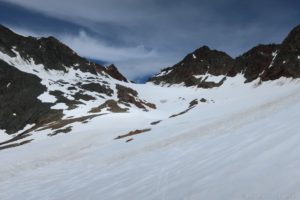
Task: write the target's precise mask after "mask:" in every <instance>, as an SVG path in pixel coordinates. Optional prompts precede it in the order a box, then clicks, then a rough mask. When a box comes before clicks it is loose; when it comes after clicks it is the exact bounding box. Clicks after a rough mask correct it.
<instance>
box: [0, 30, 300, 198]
mask: <svg viewBox="0 0 300 200" xmlns="http://www.w3.org/2000/svg"><path fill="white" fill-rule="evenodd" d="M299 30H300V28H299V27H296V28H295V29H294V30H293V31H292V32H291V33H290V34H289V36H288V37H287V39H285V40H284V42H283V43H282V44H281V45H259V46H257V47H254V48H253V49H251V50H250V51H249V52H247V53H245V54H243V55H241V56H240V57H238V58H236V59H233V58H231V57H230V56H228V55H227V54H225V53H223V52H219V51H217V50H210V49H209V48H208V47H202V48H200V49H198V50H196V51H195V52H193V53H191V54H189V55H188V56H187V57H186V58H185V59H184V60H183V61H181V62H179V63H178V64H176V65H175V66H174V67H170V68H166V69H164V70H162V72H161V73H160V74H158V75H156V76H155V77H152V78H151V79H150V80H151V81H150V82H148V83H147V84H134V83H131V82H130V81H128V80H127V79H126V78H125V77H124V76H123V75H122V74H120V73H119V72H118V73H116V71H117V69H116V68H115V67H114V66H111V67H108V68H105V67H103V66H100V65H96V64H95V63H91V62H89V61H87V60H85V59H83V58H80V57H79V56H78V55H77V54H76V53H74V52H73V51H72V50H70V49H69V48H68V51H64V53H66V54H67V55H65V56H63V57H61V55H62V54H61V52H60V50H61V49H63V48H61V47H60V48H55V49H53V48H54V47H55V45H63V44H61V43H60V42H59V41H57V40H56V39H54V38H40V39H36V38H31V37H29V38H24V37H22V36H18V35H15V34H14V33H12V32H11V31H9V30H7V29H6V28H4V27H2V28H1V32H0V36H1V37H0V59H1V62H0V70H1V71H0V72H1V73H0V102H1V104H0V108H1V109H0V129H2V130H1V131H0V138H1V143H0V149H1V150H0V159H1V161H2V164H1V167H0V174H1V175H0V199H5V200H6V199H172V200H173V199H298V198H300V192H299V187H300V181H299V180H300V175H299V172H298V171H299V170H298V169H299V166H300V159H299V157H300V147H299V145H298V144H299V142H300V135H299V130H300V123H299V120H300V112H299V111H300V103H299V99H300V93H299V91H300V79H299V75H300V74H299V73H298V72H299V71H298V70H299V69H300V52H299V49H300V44H299V41H300V40H299V36H300V31H299ZM8 33H9V34H8ZM4 35H5V37H4ZM10 35H12V36H10ZM11 37H17V38H19V37H20V39H19V40H16V39H15V38H13V39H12V41H10V40H9V39H10V38H11ZM23 40H24V41H27V40H28V41H30V42H29V43H30V45H33V43H37V44H38V45H37V44H36V45H33V46H34V48H32V49H31V50H29V48H28V49H27V48H25V47H26V45H28V44H26V42H20V41H23ZM45 40H46V41H47V40H51V42H53V43H54V44H53V43H51V44H48V43H47V42H46V43H44V41H45ZM15 41H17V42H15ZM13 42H15V43H13ZM31 43H32V44H31ZM46 44H48V45H46ZM39 45H42V46H41V49H44V50H38V49H37V50H36V51H35V49H36V48H39ZM23 46H24V47H23ZM63 46H64V45H63ZM64 47H65V46H64ZM66 48H67V47H66ZM40 51H41V52H40ZM49 51H50V52H49ZM43 52H44V53H43ZM51 52H52V53H51ZM35 54H36V55H35ZM71 54H72V55H74V56H75V57H76V59H74V62H73V61H72V59H73V58H72V59H71V60H69V59H67V58H68V57H69V56H71ZM53 56H54V57H53ZM52 58H54V59H57V60H58V61H55V60H52ZM64 59H66V60H64ZM81 59H82V60H81ZM47 60H50V61H51V63H48V61H47ZM284 61H285V62H284ZM286 63H288V64H286ZM112 72H114V74H112ZM122 77H123V78H122ZM116 78H118V79H119V80H117V79H116ZM187 86H188V87H187ZM23 144H24V145H23ZM16 146H18V147H16ZM13 147H14V148H13Z"/></svg>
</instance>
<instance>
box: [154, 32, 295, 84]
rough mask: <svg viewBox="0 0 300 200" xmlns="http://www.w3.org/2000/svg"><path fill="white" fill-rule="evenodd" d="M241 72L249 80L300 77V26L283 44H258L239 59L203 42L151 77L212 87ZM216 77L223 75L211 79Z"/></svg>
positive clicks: (161, 80) (163, 82)
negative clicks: (182, 57) (180, 59)
mask: <svg viewBox="0 0 300 200" xmlns="http://www.w3.org/2000/svg"><path fill="white" fill-rule="evenodd" d="M237 74H242V75H243V76H244V77H245V78H246V80H245V82H251V81H253V80H256V79H260V80H261V81H268V80H275V79H278V78H280V77H292V78H300V26H297V27H295V28H294V29H293V30H292V31H291V32H290V33H289V34H288V36H287V37H286V38H285V39H284V40H283V42H282V43H281V44H269V45H258V46H256V47H254V48H252V49H250V50H249V51H248V52H246V53H244V54H243V55H241V56H239V57H237V58H235V59H234V58H232V57H230V56H229V55H227V54H226V53H224V52H221V51H217V50H212V49H210V48H209V47H207V46H203V47H201V48H199V49H197V50H195V51H194V52H192V53H190V54H188V55H187V56H186V57H185V58H184V59H183V60H182V61H180V62H179V63H177V64H176V65H174V66H172V67H168V68H165V69H163V70H162V71H161V72H160V73H159V74H157V75H156V76H153V77H151V78H150V79H149V81H150V82H153V83H155V84H163V85H164V84H168V85H170V84H171V85H172V84H181V83H183V84H184V85H185V86H197V87H200V88H212V87H218V86H221V85H222V84H223V83H224V81H226V77H234V76H236V75H237ZM212 77H219V78H216V79H215V81H211V79H212ZM216 80H218V81H216Z"/></svg>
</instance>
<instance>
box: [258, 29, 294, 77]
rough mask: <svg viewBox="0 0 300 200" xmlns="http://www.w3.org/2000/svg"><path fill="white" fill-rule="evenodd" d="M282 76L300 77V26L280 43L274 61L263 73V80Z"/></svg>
mask: <svg viewBox="0 0 300 200" xmlns="http://www.w3.org/2000/svg"><path fill="white" fill-rule="evenodd" d="M280 77H291V78H300V26H297V27H295V28H294V29H293V30H292V31H291V32H290V33H289V35H288V36H287V37H286V38H285V40H284V41H283V42H282V44H281V45H280V48H279V50H278V54H277V56H276V58H275V60H274V63H273V65H272V66H270V68H268V69H267V70H266V71H265V73H264V74H263V75H262V77H261V78H262V80H263V81H267V80H275V79H278V78H280Z"/></svg>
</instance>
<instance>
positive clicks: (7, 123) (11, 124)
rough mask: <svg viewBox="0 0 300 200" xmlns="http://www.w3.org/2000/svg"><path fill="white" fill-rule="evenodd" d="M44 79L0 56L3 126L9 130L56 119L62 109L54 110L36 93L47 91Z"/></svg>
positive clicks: (1, 119) (1, 125) (16, 129)
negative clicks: (42, 81)
mask: <svg viewBox="0 0 300 200" xmlns="http://www.w3.org/2000/svg"><path fill="white" fill-rule="evenodd" d="M40 82H41V79H40V78H38V77H36V76H34V75H32V74H28V73H24V72H21V71H19V70H18V69H16V68H14V67H12V66H10V65H8V64H7V63H5V62H3V61H2V60H0V129H5V130H6V132H7V133H8V134H12V133H15V132H17V131H19V130H22V129H23V128H24V127H25V126H26V125H27V124H34V123H39V124H41V123H44V122H45V121H46V119H47V118H48V119H47V120H50V119H49V118H51V119H57V118H59V117H60V116H61V115H62V111H61V110H51V109H50V107H51V106H53V104H51V103H42V102H41V101H40V100H39V99H38V98H37V97H38V96H40V95H41V94H42V93H44V92H45V91H47V88H46V87H45V86H44V85H42V84H41V83H40Z"/></svg>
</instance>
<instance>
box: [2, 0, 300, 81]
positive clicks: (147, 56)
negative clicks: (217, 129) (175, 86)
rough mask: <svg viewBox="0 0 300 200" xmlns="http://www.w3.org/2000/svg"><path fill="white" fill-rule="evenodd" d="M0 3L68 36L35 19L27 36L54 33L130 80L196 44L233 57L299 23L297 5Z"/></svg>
mask: <svg viewBox="0 0 300 200" xmlns="http://www.w3.org/2000/svg"><path fill="white" fill-rule="evenodd" d="M0 1H1V0H0ZM5 1H6V2H9V3H13V4H14V5H16V6H21V7H23V8H26V9H28V10H30V11H31V12H32V13H35V14H37V13H39V15H41V14H42V15H43V16H44V17H45V18H48V19H47V20H46V21H48V22H49V23H54V24H60V23H67V24H66V27H67V26H70V28H68V30H69V32H68V33H62V31H61V29H57V28H56V27H55V25H53V24H51V25H49V26H50V27H52V29H51V28H50V29H51V30H46V31H44V32H43V31H41V30H39V29H37V28H36V27H38V26H40V27H43V26H44V24H47V23H36V22H35V23H33V24H35V25H34V26H30V24H29V25H28V27H26V29H27V31H32V32H33V34H34V33H35V34H42V33H43V34H47V33H48V34H54V35H56V36H57V37H59V38H60V39H62V40H63V41H64V42H66V43H67V44H68V45H70V46H71V47H72V48H74V49H75V50H77V51H78V52H79V53H80V54H82V55H84V56H87V57H91V58H94V59H100V60H106V61H108V62H115V63H116V64H117V65H119V67H120V68H121V71H123V72H124V73H125V74H126V75H128V76H129V77H130V78H134V77H138V76H141V75H143V74H149V73H154V72H156V71H158V69H160V68H162V67H165V66H167V65H170V64H174V63H175V62H177V61H179V60H180V59H181V58H182V57H183V56H184V55H185V54H186V53H188V52H191V51H193V50H194V49H196V48H198V47H200V46H202V45H208V46H210V47H212V48H216V49H220V50H223V51H226V52H227V53H229V54H230V55H232V56H237V55H239V54H241V53H242V52H244V51H246V50H248V49H249V48H251V47H252V46H254V45H256V44H258V43H271V42H280V41H281V40H282V39H283V38H284V37H285V36H286V35H287V33H288V31H289V30H290V29H291V28H292V27H294V26H295V25H297V24H299V23H300V22H299V21H300V20H299V19H300V11H299V10H300V9H299V8H300V3H299V2H298V1H296V0H285V1H276V0H275V1H258V0H252V1H250V0H247V1H243V0H218V1H213V0H210V1H209V0H185V1H181V0H172V1H171V0H169V1H166V0H165V1H164V0H144V1H141V0H101V1H98V0H64V1H61V0H51V1H46V0H44V1H43V0H26V1H24V0H5ZM0 5H1V4H0ZM1 7H2V6H1ZM17 15H18V14H17V13H11V16H17ZM19 15H20V14H19ZM24 15H25V14H24ZM0 16H1V15H0ZM1 18H2V17H1ZM15 18H16V17H15ZM21 21H22V20H21V19H20V20H18V19H15V22H18V23H20V22H21ZM33 21H34V20H33ZM4 22H5V21H4ZM7 23H8V24H10V25H11V26H13V27H15V28H18V27H19V26H18V24H17V23H14V22H12V21H7ZM22 31H23V32H24V31H25V30H20V32H22ZM36 32H37V33H36ZM74 32H75V33H74Z"/></svg>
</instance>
